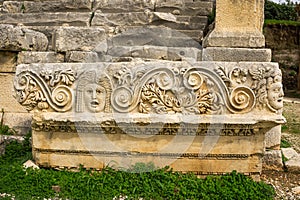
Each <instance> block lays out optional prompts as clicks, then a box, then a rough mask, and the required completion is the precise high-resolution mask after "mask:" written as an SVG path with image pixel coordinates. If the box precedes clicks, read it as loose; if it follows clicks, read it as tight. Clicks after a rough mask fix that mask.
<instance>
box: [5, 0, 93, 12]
mask: <svg viewBox="0 0 300 200" xmlns="http://www.w3.org/2000/svg"><path fill="white" fill-rule="evenodd" d="M91 9H92V1H91V0H60V1H22V2H20V1H4V2H3V10H4V11H5V12H8V13H36V12H59V11H63V12H66V11H91Z"/></svg>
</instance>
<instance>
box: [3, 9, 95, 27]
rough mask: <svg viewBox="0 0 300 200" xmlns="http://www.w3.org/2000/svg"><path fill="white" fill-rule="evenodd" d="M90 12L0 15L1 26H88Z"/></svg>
mask: <svg viewBox="0 0 300 200" xmlns="http://www.w3.org/2000/svg"><path fill="white" fill-rule="evenodd" d="M90 18H91V13H90V12H53V13H51V12H43V13H5V14H0V21H1V23H3V24H13V25H16V24H23V25H25V26H61V25H70V26H88V25H89V21H90Z"/></svg>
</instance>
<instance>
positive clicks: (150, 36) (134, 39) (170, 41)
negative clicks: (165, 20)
mask: <svg viewBox="0 0 300 200" xmlns="http://www.w3.org/2000/svg"><path fill="white" fill-rule="evenodd" d="M107 43H108V44H107V45H108V46H143V45H153V46H163V47H188V48H193V47H195V48H199V49H200V48H201V46H200V44H199V42H197V41H195V40H194V39H193V38H191V37H189V36H187V35H185V34H184V33H182V32H180V31H177V30H174V29H171V28H167V27H154V26H150V27H148V26H147V27H135V28H133V29H129V30H126V31H124V32H122V33H120V34H117V35H115V36H113V37H111V38H109V39H108V42H107Z"/></svg>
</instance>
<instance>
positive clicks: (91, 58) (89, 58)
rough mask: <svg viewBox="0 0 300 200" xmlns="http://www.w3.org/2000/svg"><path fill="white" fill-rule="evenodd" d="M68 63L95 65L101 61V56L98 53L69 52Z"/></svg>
mask: <svg viewBox="0 0 300 200" xmlns="http://www.w3.org/2000/svg"><path fill="white" fill-rule="evenodd" d="M66 61H67V62H82V63H94V62H97V61H101V55H98V53H97V52H92V51H91V52H87V51H85V52H83V51H68V52H67V53H66Z"/></svg>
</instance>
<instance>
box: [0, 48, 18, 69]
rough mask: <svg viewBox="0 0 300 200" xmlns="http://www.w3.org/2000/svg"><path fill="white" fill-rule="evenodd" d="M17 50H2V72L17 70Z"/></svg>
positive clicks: (0, 60) (0, 67)
mask: <svg viewBox="0 0 300 200" xmlns="http://www.w3.org/2000/svg"><path fill="white" fill-rule="evenodd" d="M17 55H18V54H17V52H11V51H0V72H15V70H16V66H17Z"/></svg>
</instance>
